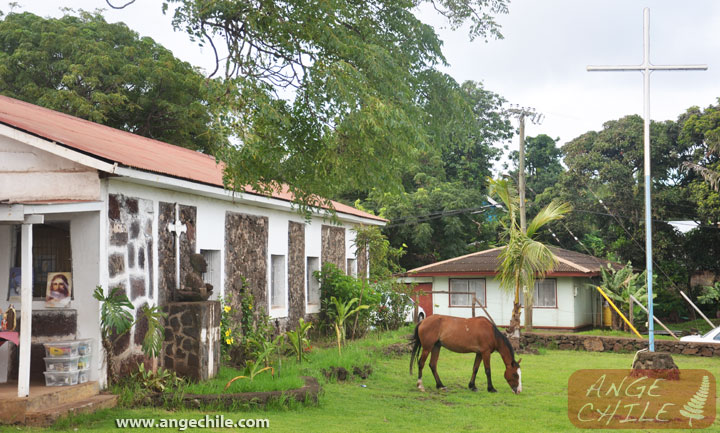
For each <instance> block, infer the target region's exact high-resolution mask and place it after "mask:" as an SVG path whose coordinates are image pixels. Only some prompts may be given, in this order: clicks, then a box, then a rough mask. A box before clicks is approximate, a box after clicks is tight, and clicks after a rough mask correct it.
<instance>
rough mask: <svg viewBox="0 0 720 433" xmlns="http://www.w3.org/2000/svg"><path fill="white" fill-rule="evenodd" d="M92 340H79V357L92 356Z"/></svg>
mask: <svg viewBox="0 0 720 433" xmlns="http://www.w3.org/2000/svg"><path fill="white" fill-rule="evenodd" d="M91 343H92V340H91V339H89V338H88V339H85V340H78V355H80V356H87V355H91V354H92V344H91Z"/></svg>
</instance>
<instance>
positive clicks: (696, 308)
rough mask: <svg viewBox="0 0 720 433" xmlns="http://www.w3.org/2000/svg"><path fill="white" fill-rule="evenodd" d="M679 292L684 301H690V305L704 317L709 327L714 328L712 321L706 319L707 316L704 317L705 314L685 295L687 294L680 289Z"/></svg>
mask: <svg viewBox="0 0 720 433" xmlns="http://www.w3.org/2000/svg"><path fill="white" fill-rule="evenodd" d="M680 294H681V295H682V296H683V298H685V300H686V301H688V302H689V303H690V305H692V307H693V308H694V309H695V311H697V312H698V313H700V315H701V316H702V318H703V319H705V321H706V322H708V323H709V324H710V327H711V328H715V324H714V323H713V322H711V321H710V319H708V318H707V317H705V315H704V314H703V312H702V311H700V309H699V308H698V307H697V305H695V303H694V302H693V301H691V300H690V298H688V297H687V295H686V294H685V292H683V291H682V290H680Z"/></svg>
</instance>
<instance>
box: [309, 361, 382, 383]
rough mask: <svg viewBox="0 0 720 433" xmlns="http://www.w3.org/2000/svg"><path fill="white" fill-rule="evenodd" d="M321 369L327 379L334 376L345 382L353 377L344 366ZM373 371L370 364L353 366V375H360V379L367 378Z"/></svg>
mask: <svg viewBox="0 0 720 433" xmlns="http://www.w3.org/2000/svg"><path fill="white" fill-rule="evenodd" d="M321 371H322V374H323V376H325V378H326V379H327V380H331V379H332V378H333V377H334V378H336V379H337V380H338V382H344V381H346V380H348V379H349V378H350V377H351V375H350V372H349V371H347V370H346V369H345V368H344V367H330V368H327V369H325V368H323V369H322V370H321ZM372 371H373V370H372V367H371V366H370V365H368V364H365V365H363V366H362V367H360V366H357V365H356V366H353V368H352V376H354V377H359V378H360V379H367V378H368V377H369V376H370V375H371V374H372Z"/></svg>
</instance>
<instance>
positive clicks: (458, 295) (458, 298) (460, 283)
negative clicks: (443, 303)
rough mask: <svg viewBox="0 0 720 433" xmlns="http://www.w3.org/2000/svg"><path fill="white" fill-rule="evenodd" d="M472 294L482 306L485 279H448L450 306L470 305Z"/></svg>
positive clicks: (483, 302) (483, 303)
mask: <svg viewBox="0 0 720 433" xmlns="http://www.w3.org/2000/svg"><path fill="white" fill-rule="evenodd" d="M473 295H474V296H475V297H476V298H477V300H478V302H480V303H481V304H482V305H483V307H484V306H485V279H484V278H472V279H459V278H458V279H456V278H453V279H451V280H450V306H451V307H471V306H472V298H473Z"/></svg>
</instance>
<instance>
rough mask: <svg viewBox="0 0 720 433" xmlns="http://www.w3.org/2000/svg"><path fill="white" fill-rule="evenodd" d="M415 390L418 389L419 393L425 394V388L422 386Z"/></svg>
mask: <svg viewBox="0 0 720 433" xmlns="http://www.w3.org/2000/svg"><path fill="white" fill-rule="evenodd" d="M417 389H418V391H420V392H425V387H424V386H422V385H418V387H417Z"/></svg>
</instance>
